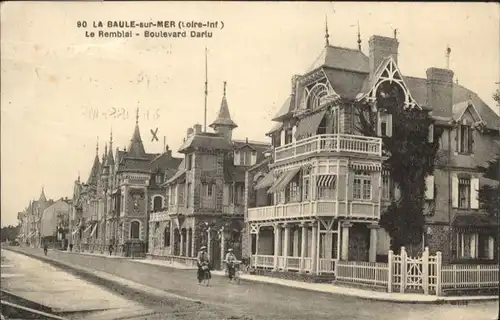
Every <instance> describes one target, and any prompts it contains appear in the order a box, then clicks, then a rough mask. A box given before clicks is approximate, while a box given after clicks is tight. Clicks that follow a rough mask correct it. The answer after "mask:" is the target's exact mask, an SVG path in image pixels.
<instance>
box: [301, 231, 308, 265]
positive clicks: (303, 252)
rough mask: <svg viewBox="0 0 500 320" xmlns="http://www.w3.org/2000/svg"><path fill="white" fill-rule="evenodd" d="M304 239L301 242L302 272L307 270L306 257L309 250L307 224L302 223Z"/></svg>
mask: <svg viewBox="0 0 500 320" xmlns="http://www.w3.org/2000/svg"><path fill="white" fill-rule="evenodd" d="M301 228H302V239H301V242H300V245H301V246H300V272H305V258H306V251H307V225H306V224H302V225H301Z"/></svg>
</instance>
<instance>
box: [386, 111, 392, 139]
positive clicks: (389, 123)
mask: <svg viewBox="0 0 500 320" xmlns="http://www.w3.org/2000/svg"><path fill="white" fill-rule="evenodd" d="M386 119H387V123H386V126H387V129H386V131H387V133H386V134H387V136H388V137H392V114H387V115H386Z"/></svg>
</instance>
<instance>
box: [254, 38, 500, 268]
mask: <svg viewBox="0 0 500 320" xmlns="http://www.w3.org/2000/svg"><path fill="white" fill-rule="evenodd" d="M359 42H360V41H359ZM398 46H399V42H398V40H397V39H396V38H395V37H394V38H390V37H383V36H372V37H371V38H370V40H369V55H368V56H367V55H365V54H364V53H363V52H362V51H361V47H360V46H359V48H358V49H350V48H342V47H337V46H332V45H330V44H329V43H328V38H327V44H326V46H325V48H324V49H323V51H322V52H321V54H320V56H319V57H318V58H317V59H316V61H315V63H314V65H313V67H312V68H311V69H310V70H309V71H308V72H306V73H305V74H304V75H296V76H294V77H293V78H292V86H291V94H290V96H289V97H288V98H287V99H286V101H285V103H284V104H283V106H282V107H281V109H280V110H279V112H278V114H277V115H276V116H275V117H274V118H273V119H272V120H273V121H274V122H276V124H275V125H274V127H273V128H272V129H271V130H270V131H269V132H268V133H267V135H268V136H269V137H270V138H271V139H272V147H273V151H272V154H271V156H270V157H269V158H267V159H265V160H264V161H262V162H260V163H258V164H256V165H255V166H253V167H252V168H250V170H248V173H247V177H246V197H247V201H246V205H247V208H246V216H245V221H246V223H247V234H246V236H245V237H244V247H245V248H246V252H245V254H246V255H248V256H251V261H252V265H254V266H256V267H257V268H261V269H267V270H274V271H289V272H300V273H308V274H328V273H330V274H331V273H333V272H334V266H335V261H337V260H339V259H340V260H357V261H371V262H374V261H377V260H383V259H384V256H386V255H387V252H388V250H389V247H390V237H389V236H388V235H387V233H386V232H385V230H383V229H382V228H380V226H379V220H380V216H381V212H383V210H385V208H386V207H387V206H388V205H389V204H390V202H391V201H393V200H397V199H398V198H399V197H400V193H399V188H398V186H397V185H396V184H395V183H393V181H392V179H391V177H390V175H389V173H388V170H386V169H385V168H384V165H383V164H384V160H385V159H386V157H385V156H384V154H385V151H384V150H383V146H382V140H381V137H383V136H388V137H391V136H392V115H391V114H389V113H384V111H383V110H378V109H377V100H378V99H380V96H381V95H382V96H388V95H397V96H396V98H397V99H398V100H399V101H400V102H401V103H400V107H401V108H420V109H431V110H432V112H431V115H432V117H433V119H434V121H435V124H434V127H433V128H438V127H439V128H440V129H443V131H444V133H443V135H442V137H441V141H440V150H439V152H440V154H445V155H446V154H447V155H448V156H447V157H445V158H444V159H445V160H444V161H441V162H439V163H436V167H435V172H434V175H432V176H428V177H427V179H426V184H427V192H426V195H425V197H426V204H425V208H424V214H425V216H426V228H425V234H424V237H423V239H422V243H421V245H422V247H424V246H429V247H430V250H431V251H433V252H435V251H438V250H439V251H442V252H443V259H444V260H445V261H446V260H447V261H450V260H453V259H460V257H462V258H464V257H469V258H475V259H476V258H478V257H479V256H478V250H479V248H481V250H482V251H481V252H482V253H481V255H482V257H484V259H490V260H491V259H493V258H494V253H493V251H494V250H492V248H493V243H494V241H496V240H495V239H494V236H493V230H494V226H495V223H494V221H489V222H488V221H487V222H484V221H483V222H480V220H481V219H483V220H484V219H485V214H484V212H483V211H481V209H479V206H478V203H477V189H478V186H479V183H480V180H481V181H483V180H484V178H482V177H481V175H480V173H479V172H478V170H477V169H476V166H477V165H480V164H482V165H484V164H485V162H486V160H488V159H491V156H492V155H491V153H492V152H491V151H488V150H493V149H491V148H493V146H494V144H495V141H498V128H499V127H500V126H499V125H500V121H499V118H498V116H497V115H496V114H495V113H494V112H493V111H492V110H491V109H490V108H489V107H488V106H487V105H486V104H485V103H484V102H483V101H482V100H481V99H480V98H479V97H478V96H477V95H476V94H475V93H473V92H471V91H470V90H468V89H466V88H464V87H462V86H460V85H458V84H455V83H453V71H451V70H448V69H440V68H429V69H427V78H426V79H422V78H415V77H407V76H404V75H403V73H402V72H401V70H400V68H399V65H398ZM359 101H363V102H368V104H369V105H370V106H371V111H372V112H373V111H375V112H376V120H375V122H376V134H375V135H374V136H365V135H363V134H362V133H361V132H360V130H358V128H359V126H360V123H359V122H360V120H359V117H358V116H357V114H356V113H355V112H354V108H353V105H354V103H356V102H359ZM431 132H432V130H431ZM431 141H432V140H431ZM473 141H474V142H473ZM472 144H474V146H472ZM457 148H458V149H457ZM461 150H462V151H461ZM464 151H465V152H464ZM450 155H451V156H450ZM439 158H440V159H443V157H439ZM462 180H463V181H462ZM461 181H462V182H461ZM461 183H462V184H463V185H464V186H463V187H460V185H461ZM484 183H491V181H484ZM465 185H468V186H469V187H465ZM461 198H463V204H462V205H461V202H460V201H462V200H460V199H461ZM464 217H465V218H464ZM465 220H466V221H465ZM473 220H475V222H473ZM490 220H491V219H490ZM481 234H482V236H481ZM478 239H481V240H482V241H483V242H482V244H481V245H480V246H479V245H478ZM488 250H489V251H488Z"/></svg>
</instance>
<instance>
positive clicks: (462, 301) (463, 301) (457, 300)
mask: <svg viewBox="0 0 500 320" xmlns="http://www.w3.org/2000/svg"><path fill="white" fill-rule="evenodd" d="M4 249H5V248H4ZM6 250H10V251H13V252H17V253H20V254H24V255H27V256H29V257H32V258H34V259H38V260H41V261H44V262H47V263H50V264H52V265H54V266H56V267H59V268H61V269H63V270H69V272H71V273H73V274H75V275H77V276H78V275H79V273H84V274H85V275H87V276H88V277H91V278H97V279H99V280H100V281H98V284H101V285H102V281H104V282H111V283H113V284H114V285H119V286H121V287H130V286H127V285H123V284H122V283H120V282H119V281H117V280H113V279H109V278H106V277H102V276H99V275H98V273H102V272H96V271H94V270H89V269H86V268H83V267H80V266H74V265H70V264H66V263H62V262H59V261H55V260H51V259H50V258H45V257H41V256H37V255H34V254H30V253H25V252H23V251H17V250H12V249H6ZM74 254H80V253H76V252H74ZM82 255H84V254H82ZM128 261H132V262H136V263H143V262H138V261H137V260H134V259H129V260H128ZM143 264H144V263H143ZM145 264H148V263H145ZM150 265H156V266H159V267H163V268H168V269H175V270H181V271H192V270H195V269H180V268H176V267H173V266H168V265H162V264H150ZM214 271H215V272H214ZM214 271H212V275H214V276H218V277H225V275H224V271H219V270H214ZM96 273H97V274H96ZM102 274H104V273H102ZM109 276H111V277H115V278H120V277H117V276H114V275H109ZM241 280H242V281H244V282H253V283H260V284H267V285H275V286H281V287H286V288H293V289H296V290H302V291H309V292H317V293H322V294H330V295H338V296H348V297H353V298H358V299H363V300H370V301H378V302H391V303H398V304H434V305H442V304H451V305H467V304H469V303H482V302H493V301H498V300H499V298H498V297H493V296H477V297H465V298H463V297H450V298H447V299H446V298H445V299H443V298H438V297H436V298H435V299H432V300H400V299H395V298H390V297H388V298H382V297H367V296H363V295H357V294H353V293H342V292H329V291H323V290H316V289H313V288H305V287H297V286H293V285H288V284H286V283H276V282H269V281H266V280H265V279H249V278H247V277H246V276H245V275H243V276H242V277H241ZM90 281H91V282H95V281H92V280H90ZM137 285H140V286H144V285H142V284H139V283H137ZM144 287H146V286H144ZM152 289H155V290H159V289H156V288H152ZM359 290H361V289H359ZM141 291H144V290H141ZM161 291H162V292H163V293H164V295H169V296H170V298H178V299H182V300H188V301H191V302H195V303H202V302H201V301H199V300H194V299H191V298H188V297H183V296H177V295H173V294H170V293H168V292H167V291H163V290H161ZM365 291H366V292H371V291H368V290H365ZM144 293H145V294H151V293H149V292H147V291H144ZM153 295H154V294H153Z"/></svg>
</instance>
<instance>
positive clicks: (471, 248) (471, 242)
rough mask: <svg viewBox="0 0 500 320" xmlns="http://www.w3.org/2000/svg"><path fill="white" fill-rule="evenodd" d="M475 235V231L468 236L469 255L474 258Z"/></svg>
mask: <svg viewBox="0 0 500 320" xmlns="http://www.w3.org/2000/svg"><path fill="white" fill-rule="evenodd" d="M476 237H477V233H474V234H472V236H471V237H470V257H471V258H472V259H475V258H476V243H477V241H476Z"/></svg>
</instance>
